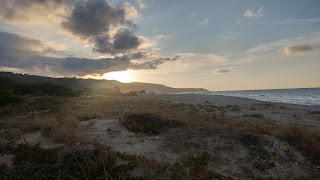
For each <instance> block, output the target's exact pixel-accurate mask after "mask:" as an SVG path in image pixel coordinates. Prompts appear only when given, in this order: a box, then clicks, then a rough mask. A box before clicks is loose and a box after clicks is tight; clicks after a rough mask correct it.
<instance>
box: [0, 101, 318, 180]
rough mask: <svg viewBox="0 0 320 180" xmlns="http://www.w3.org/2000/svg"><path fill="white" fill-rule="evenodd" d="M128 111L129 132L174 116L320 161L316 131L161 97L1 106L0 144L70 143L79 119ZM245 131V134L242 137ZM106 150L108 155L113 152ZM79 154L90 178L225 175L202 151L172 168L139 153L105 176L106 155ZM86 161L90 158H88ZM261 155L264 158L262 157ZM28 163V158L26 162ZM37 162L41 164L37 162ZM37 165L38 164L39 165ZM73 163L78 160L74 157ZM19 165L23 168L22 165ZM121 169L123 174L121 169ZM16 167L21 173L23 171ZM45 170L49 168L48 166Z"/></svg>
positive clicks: (155, 129)
mask: <svg viewBox="0 0 320 180" xmlns="http://www.w3.org/2000/svg"><path fill="white" fill-rule="evenodd" d="M126 109H129V110H131V111H134V110H137V111H138V112H141V114H134V115H133V116H130V117H126V119H127V120H126V121H123V123H124V125H125V126H126V127H127V128H128V129H130V130H133V131H139V132H145V133H147V134H149V133H150V134H157V133H159V132H161V130H162V129H161V128H159V127H171V125H170V123H168V122H167V120H168V119H174V120H178V121H179V122H182V123H185V124H187V125H188V126H192V125H207V126H208V127H213V128H216V129H220V130H223V131H226V132H228V134H230V136H231V137H232V138H235V139H239V138H240V140H242V142H243V143H244V144H259V138H258V139H256V138H255V135H258V136H259V135H269V136H273V137H275V138H279V139H280V140H282V141H285V142H288V143H289V144H290V145H291V146H292V147H294V148H296V149H297V150H299V151H300V152H301V153H302V154H303V155H304V156H306V157H307V158H308V160H309V161H310V162H312V163H313V165H314V166H316V165H318V166H319V165H320V132H319V129H313V128H310V127H303V126H298V125H292V126H285V125H280V124H274V123H272V122H271V121H268V120H265V119H262V118H261V117H260V116H259V117H258V116H247V117H237V118H228V117H225V114H226V112H228V111H241V109H240V108H239V107H238V106H226V107H218V106H215V105H210V104H208V105H206V104H198V105H193V104H184V103H175V102H170V101H161V100H156V99H155V98H150V97H148V96H138V97H90V98H86V97H81V98H56V97H54V98H52V97H27V98H25V100H24V102H23V103H22V104H15V105H13V104H10V105H7V106H5V107H3V108H1V109H0V127H1V128H0V130H1V131H0V145H1V144H2V145H3V143H4V142H6V141H10V140H16V139H19V138H20V136H21V134H23V133H28V132H32V131H36V130H40V131H41V132H42V134H43V135H45V136H49V137H53V138H54V139H56V140H57V141H59V142H63V143H65V144H68V145H74V144H75V143H77V142H81V140H82V138H83V136H81V134H79V132H78V131H77V128H79V127H78V122H79V121H86V120H89V119H96V118H119V117H120V116H121V114H122V112H124V110H126ZM239 109H240V110H239ZM159 114H161V116H159ZM132 119H134V121H132ZM137 120H139V121H137ZM132 122H134V123H132ZM243 134H245V136H242V135H243ZM241 137H242V138H241ZM249 150H251V153H253V154H255V153H257V152H260V151H259V150H260V149H250V148H249ZM39 151H40V150H39ZM41 152H42V151H41ZM108 152H109V153H111V151H108ZM90 153H92V151H90ZM90 153H89V154H90ZM113 153H114V152H113ZM49 154H50V153H49ZM262 154H263V153H262ZM24 155H26V154H24ZM69 155H70V154H69ZM69 155H68V157H69V158H71V157H72V156H69ZM71 155H72V154H71ZM77 155H78V156H79V157H83V158H84V159H85V160H84V159H83V158H82V159H81V158H80V161H81V163H89V164H87V165H84V164H83V166H84V167H83V168H85V169H86V168H87V169H86V170H85V171H89V170H92V169H90V168H92V167H95V168H98V169H99V168H100V169H99V171H98V172H99V173H98V175H97V176H95V175H92V174H90V173H89V172H88V173H89V174H88V176H89V175H92V176H91V177H100V178H104V177H106V176H108V177H114V178H116V179H119V177H123V178H127V177H129V175H128V173H129V172H130V171H131V170H132V168H133V167H138V166H139V167H143V168H142V169H144V177H147V179H161V178H163V179H205V178H212V177H216V178H218V179H224V178H225V179H226V178H227V177H223V176H221V175H219V174H215V173H212V172H209V171H207V170H206V168H205V166H204V164H205V162H206V158H205V154H202V155H201V154H200V155H199V156H198V155H189V157H186V158H185V161H184V162H183V163H182V164H176V165H175V166H169V165H161V164H156V165H153V164H154V163H153V162H154V161H152V160H150V161H149V160H148V159H147V158H140V159H139V158H138V157H134V158H133V157H131V156H128V157H127V159H128V160H130V159H135V160H134V161H133V160H132V162H131V163H129V165H124V166H121V167H117V168H116V167H114V168H116V169H117V170H115V169H111V170H110V169H109V170H107V172H108V173H107V174H105V173H106V172H105V171H104V170H103V168H105V167H104V166H105V165H103V163H107V162H101V161H100V160H99V159H98V158H97V157H99V156H100V157H101V156H104V155H102V154H100V155H99V153H97V154H95V156H94V157H92V156H91V155H88V154H86V155H84V154H81V153H80V154H77ZM49 156H51V155H49ZM113 156H114V155H112V157H113ZM117 156H120V155H117ZM122 156H124V155H122ZM122 156H121V157H122ZM124 157H125V156H124ZM259 157H260V156H259ZM86 158H87V159H86ZM90 159H91V160H92V159H93V160H92V161H91V160H90ZM260 159H262V160H264V159H263V158H260ZM49 160H50V159H49ZM69 160H70V159H69ZM22 161H23V159H22V160H21V161H20V162H21V163H22ZM27 161H28V162H29V160H27ZM37 161H38V160H37ZM112 161H113V160H112ZM130 161H131V160H130ZM70 162H71V161H70ZM261 162H262V161H261ZM261 162H260V161H259V162H258V161H257V164H256V166H257V167H258V168H260V169H265V168H269V165H272V164H267V163H263V162H262V163H261ZM37 163H38V162H37ZM41 163H45V162H44V161H41ZM41 163H40V164H37V165H39V166H40V165H43V164H41ZM72 163H77V162H75V161H72ZM49 164H50V163H49ZM49 164H46V166H49ZM97 164H98V165H97ZM111 164H112V163H111ZM264 165H268V166H264ZM22 166H23V168H26V167H24V165H22ZM81 166H82V165H81ZM89 166H92V167H89ZM79 167H80V166H79ZM79 167H78V169H76V171H78V173H79V174H77V175H75V176H72V177H79V176H81V175H82V176H81V177H83V175H84V174H83V173H82V172H83V170H81V168H80V169H79ZM47 168H49V167H47ZM121 168H123V169H125V171H127V172H124V171H122V170H121ZM101 169H102V170H101ZM100 170H101V171H100ZM17 171H21V172H24V170H22V169H20V170H17ZM93 171H94V172H95V171H96V169H93ZM31 172H33V171H31ZM43 172H47V170H45V171H43ZM115 172H117V173H119V176H117V177H115V174H113V173H115ZM65 173H66V172H65ZM86 173H87V172H86ZM129 174H130V173H129ZM20 175H21V174H20ZM9 177H11V176H9ZM39 177H41V176H39ZM53 177H56V176H53ZM157 177H161V178H157Z"/></svg>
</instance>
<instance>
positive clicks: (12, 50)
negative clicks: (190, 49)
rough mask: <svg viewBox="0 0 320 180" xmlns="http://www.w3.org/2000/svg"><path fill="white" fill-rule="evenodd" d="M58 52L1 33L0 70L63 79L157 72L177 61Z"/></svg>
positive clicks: (138, 55) (173, 59) (171, 59)
mask: <svg viewBox="0 0 320 180" xmlns="http://www.w3.org/2000/svg"><path fill="white" fill-rule="evenodd" d="M57 52H58V51H57V50H55V49H54V48H52V47H50V46H48V45H46V44H45V43H44V42H41V41H39V40H34V39H30V38H27V37H25V36H21V35H18V34H13V33H7V32H0V54H1V56H0V67H5V68H12V69H17V70H20V71H23V72H33V73H34V72H41V73H42V74H46V75H47V74H59V75H64V76H73V75H77V76H85V75H102V74H104V73H107V72H111V71H124V70H127V69H128V68H131V69H155V68H157V66H158V65H161V64H163V63H165V62H169V61H175V60H177V59H178V56H177V57H174V58H160V59H156V60H153V61H150V62H144V63H137V62H132V61H131V58H133V56H135V57H134V58H139V57H140V58H141V57H143V56H146V55H148V54H144V53H143V52H140V53H141V54H132V55H122V56H114V57H110V58H100V59H90V58H79V57H73V56H69V57H59V56H54V54H56V53H57Z"/></svg>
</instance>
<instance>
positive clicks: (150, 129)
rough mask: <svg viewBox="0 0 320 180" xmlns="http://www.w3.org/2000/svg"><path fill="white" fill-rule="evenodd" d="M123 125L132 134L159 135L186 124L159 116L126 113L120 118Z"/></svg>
mask: <svg viewBox="0 0 320 180" xmlns="http://www.w3.org/2000/svg"><path fill="white" fill-rule="evenodd" d="M120 122H121V124H122V125H123V126H124V127H126V128H127V129H128V130H130V131H132V132H142V133H145V134H149V135H152V134H159V133H160V132H161V131H163V130H164V129H167V128H174V127H181V126H183V125H184V123H182V122H179V121H176V120H169V119H166V118H164V117H162V116H160V115H159V114H153V113H138V112H125V113H124V114H123V115H122V116H121V118H120Z"/></svg>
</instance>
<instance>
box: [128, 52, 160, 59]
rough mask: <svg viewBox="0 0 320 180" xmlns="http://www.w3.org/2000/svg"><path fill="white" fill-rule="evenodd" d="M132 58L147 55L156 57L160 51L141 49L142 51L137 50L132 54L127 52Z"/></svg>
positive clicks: (140, 57)
mask: <svg viewBox="0 0 320 180" xmlns="http://www.w3.org/2000/svg"><path fill="white" fill-rule="evenodd" d="M126 55H127V56H128V57H130V59H133V60H134V59H143V58H147V57H155V56H158V55H159V53H157V52H146V51H140V52H135V53H132V54H126Z"/></svg>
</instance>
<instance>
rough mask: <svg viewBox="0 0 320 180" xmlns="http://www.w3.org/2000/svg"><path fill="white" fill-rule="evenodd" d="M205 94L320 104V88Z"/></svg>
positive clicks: (211, 92)
mask: <svg viewBox="0 0 320 180" xmlns="http://www.w3.org/2000/svg"><path fill="white" fill-rule="evenodd" d="M204 94H211V95H224V96H235V97H242V98H249V99H256V100H261V101H268V102H278V103H288V104H299V105H310V106H320V88H299V89H268V90H241V91H210V92H206V93H204Z"/></svg>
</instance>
